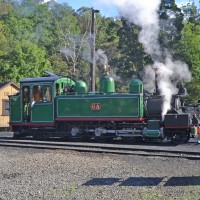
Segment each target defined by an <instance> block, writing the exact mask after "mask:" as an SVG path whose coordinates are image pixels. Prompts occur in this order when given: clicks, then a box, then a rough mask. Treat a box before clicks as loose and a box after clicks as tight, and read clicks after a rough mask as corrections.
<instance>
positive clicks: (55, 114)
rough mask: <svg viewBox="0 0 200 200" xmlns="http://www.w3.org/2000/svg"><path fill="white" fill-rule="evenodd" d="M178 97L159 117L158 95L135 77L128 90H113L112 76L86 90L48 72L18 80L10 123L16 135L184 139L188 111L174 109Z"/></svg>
mask: <svg viewBox="0 0 200 200" xmlns="http://www.w3.org/2000/svg"><path fill="white" fill-rule="evenodd" d="M72 86H74V91H72V90H71V88H72ZM36 91H37V92H39V95H40V97H37V95H36ZM37 98H38V99H37ZM178 100H179V96H178V95H175V96H174V97H173V103H172V109H171V110H170V111H169V112H168V113H167V114H165V115H164V120H162V116H161V110H162V96H160V95H153V96H151V95H146V94H145V93H143V84H142V82H141V81H140V80H138V79H133V80H131V82H130V87H129V93H116V92H115V86H114V80H113V79H112V78H111V77H110V76H108V75H105V76H103V77H102V78H101V80H100V91H99V92H98V93H88V91H87V85H86V84H85V83H84V82H83V81H77V82H75V81H74V80H72V79H70V78H67V77H60V76H57V75H54V74H52V73H50V76H48V77H39V78H26V79H23V80H21V81H20V93H19V94H17V95H14V96H11V97H10V125H11V128H12V130H13V131H14V137H15V138H19V137H24V136H33V137H36V138H38V137H42V138H43V137H62V138H65V137H67V138H68V137H71V138H77V137H84V138H87V139H88V138H95V139H102V138H106V139H113V138H117V137H121V138H134V139H139V140H146V139H147V140H151V139H161V140H163V139H164V138H167V139H170V140H171V141H173V142H175V143H179V142H187V141H188V140H189V139H190V135H191V125H190V115H189V114H187V113H180V112H179V111H178V110H177V105H175V106H174V102H177V101H178Z"/></svg>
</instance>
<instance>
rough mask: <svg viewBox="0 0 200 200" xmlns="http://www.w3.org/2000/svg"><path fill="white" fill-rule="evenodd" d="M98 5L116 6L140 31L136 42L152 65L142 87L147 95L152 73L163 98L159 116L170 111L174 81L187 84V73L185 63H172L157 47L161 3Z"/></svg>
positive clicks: (132, 0)
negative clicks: (161, 111) (146, 91)
mask: <svg viewBox="0 0 200 200" xmlns="http://www.w3.org/2000/svg"><path fill="white" fill-rule="evenodd" d="M98 2H99V3H100V2H101V3H103V4H107V5H111V4H112V5H115V6H117V8H118V10H119V13H120V14H121V15H122V16H123V17H125V18H127V19H128V20H129V21H130V22H132V23H134V24H136V25H138V26H139V27H141V32H140V33H139V37H138V40H139V42H140V43H142V45H143V48H144V51H145V52H146V53H147V54H149V55H150V56H151V58H152V61H153V62H154V64H153V65H152V66H147V67H145V72H146V73H145V74H144V79H143V81H144V86H147V87H146V89H149V90H150V92H152V90H154V89H155V83H154V81H155V80H154V79H155V70H156V73H157V79H158V80H157V82H158V88H159V90H160V93H161V95H163V96H164V103H163V113H162V115H164V114H166V112H167V110H168V109H169V108H170V103H171V97H172V95H173V94H176V93H177V88H176V84H177V81H179V80H180V81H190V80H191V73H190V72H189V70H188V67H187V65H186V64H185V63H183V62H181V61H174V60H173V58H172V56H171V54H170V53H169V51H167V50H166V51H165V52H162V51H161V47H160V44H159V40H158V38H159V32H160V26H159V16H158V10H159V7H160V3H161V0H148V1H147V0H140V1H138V0H98Z"/></svg>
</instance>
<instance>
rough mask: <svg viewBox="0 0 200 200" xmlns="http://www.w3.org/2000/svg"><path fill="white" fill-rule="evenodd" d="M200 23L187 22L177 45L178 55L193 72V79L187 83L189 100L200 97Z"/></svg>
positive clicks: (195, 99)
mask: <svg viewBox="0 0 200 200" xmlns="http://www.w3.org/2000/svg"><path fill="white" fill-rule="evenodd" d="M199 55H200V25H195V24H193V23H188V24H185V26H184V29H183V31H182V39H181V40H180V41H179V43H177V45H176V57H177V58H180V59H182V60H183V61H185V62H186V63H187V64H188V66H189V68H190V70H191V72H192V77H193V81H192V83H189V84H187V89H188V93H189V96H188V101H193V102H195V101H197V100H198V99H200V94H199V85H200V81H199V80H200V57H199Z"/></svg>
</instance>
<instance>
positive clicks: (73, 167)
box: [0, 147, 200, 200]
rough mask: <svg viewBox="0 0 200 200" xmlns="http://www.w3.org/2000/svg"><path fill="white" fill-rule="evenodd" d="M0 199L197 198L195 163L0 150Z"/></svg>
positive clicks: (199, 182) (198, 164)
mask: <svg viewBox="0 0 200 200" xmlns="http://www.w3.org/2000/svg"><path fill="white" fill-rule="evenodd" d="M0 170H1V171H0V200H22V199H23V200H26V199H27V200H29V199H34V200H37V199H45V200H49V199H52V200H54V199H78V200H79V199H80V200H82V199H85V200H90V199H91V200H93V199H116V200H119V199H134V200H135V199H138V200H140V199H145V200H150V199H152V200H156V199H162V200H164V199H181V200H182V199H185V200H188V199H194V200H197V199H200V160H190V159H185V158H167V157H153V156H151V157H143V156H136V155H113V154H96V153H81V152H75V151H67V150H66V151H64V150H39V149H26V148H6V147H0Z"/></svg>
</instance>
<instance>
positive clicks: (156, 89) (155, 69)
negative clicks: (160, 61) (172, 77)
mask: <svg viewBox="0 0 200 200" xmlns="http://www.w3.org/2000/svg"><path fill="white" fill-rule="evenodd" d="M154 71H155V95H160V90H159V89H158V73H159V68H157V67H155V68H154Z"/></svg>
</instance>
